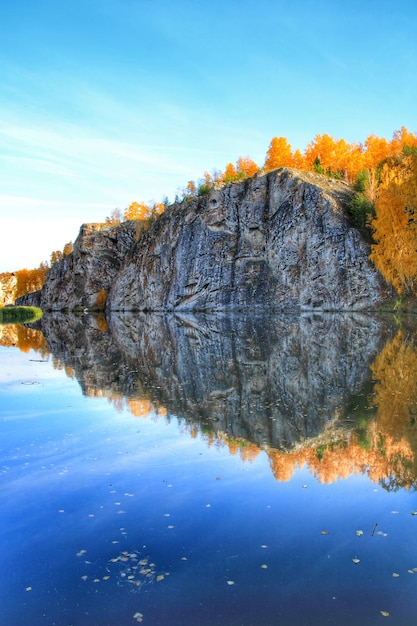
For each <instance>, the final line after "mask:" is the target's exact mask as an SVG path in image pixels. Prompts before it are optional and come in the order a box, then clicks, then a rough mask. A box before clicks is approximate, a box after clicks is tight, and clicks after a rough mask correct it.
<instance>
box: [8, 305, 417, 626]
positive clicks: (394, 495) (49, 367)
mask: <svg viewBox="0 0 417 626" xmlns="http://www.w3.org/2000/svg"><path fill="white" fill-rule="evenodd" d="M39 328H42V331H43V332H41V331H40V330H35V329H26V328H25V327H17V326H9V325H7V326H2V327H0V329H1V344H2V345H1V346H0V363H1V373H0V406H1V415H0V419H1V421H0V433H1V439H0V442H1V443H0V454H1V457H0V471H1V495H2V504H3V506H2V513H1V520H2V522H1V523H2V533H1V535H0V549H1V554H2V555H3V567H2V568H1V573H0V594H1V604H2V616H1V618H0V622H1V623H4V624H13V625H16V626H20V625H26V624H34V625H37V624H42V625H43V624H59V625H70V624H74V625H96V624H97V625H106V624H108V625H113V624H115V625H116V624H117V625H120V624H122V625H124V624H137V623H141V622H143V624H155V625H156V624H158V625H163V626H164V625H168V624H169V625H170V626H172V625H173V624H175V625H177V624H178V625H195V624H199V625H202V626H205V625H210V626H212V625H213V624H220V625H223V624H224V625H243V626H249V625H256V626H257V625H268V626H269V625H274V624H280V625H281V624H282V625H287V624H288V625H297V626H298V625H302V624H306V625H316V624H317V625H318V624H320V625H322V624H334V625H336V624H338V625H339V624H346V625H350V624H352V625H353V624H355V625H357V624H367V625H372V624H379V623H381V621H383V620H384V619H386V620H391V622H392V623H395V624H396V625H407V626H408V625H410V624H413V623H415V621H416V618H417V594H416V592H417V501H416V493H415V486H416V455H415V452H416V443H417V438H416V432H417V425H416V423H415V416H416V415H417V376H416V373H417V368H416V365H417V350H416V347H415V341H414V340H415V332H414V330H413V328H412V326H407V325H405V326H404V325H402V326H401V327H399V326H398V325H397V324H396V323H395V322H393V321H390V320H388V321H387V320H381V319H378V318H373V317H367V316H359V315H356V316H343V315H339V316H337V315H328V316H325V315H323V316H308V315H307V316H304V317H301V318H297V317H274V318H256V317H244V316H233V317H226V318H220V317H207V316H181V317H178V316H170V317H166V316H154V315H153V316H150V315H148V316H146V315H136V316H128V315H118V316H115V315H114V316H113V318H112V319H111V320H105V319H104V318H100V317H99V318H93V317H89V316H85V317H74V316H63V315H55V316H53V317H49V318H48V317H45V318H43V320H42V323H41V326H39Z"/></svg>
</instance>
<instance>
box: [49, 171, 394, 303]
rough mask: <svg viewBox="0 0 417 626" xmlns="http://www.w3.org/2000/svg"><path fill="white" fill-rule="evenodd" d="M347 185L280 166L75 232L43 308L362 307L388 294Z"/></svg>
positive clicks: (53, 272) (52, 274)
mask: <svg viewBox="0 0 417 626" xmlns="http://www.w3.org/2000/svg"><path fill="white" fill-rule="evenodd" d="M350 197H351V191H350V189H349V187H348V186H347V185H345V184H344V183H341V182H338V181H332V180H329V179H327V178H326V177H324V176H320V175H318V174H312V173H300V172H298V171H296V170H289V169H285V168H283V169H280V170H276V171H275V172H271V173H269V174H267V175H263V176H255V177H254V178H251V179H247V180H245V181H242V182H239V183H232V184H229V185H225V186H224V187H222V188H220V189H214V190H212V191H211V192H210V194H209V195H208V196H205V197H202V198H193V199H191V200H185V201H184V202H182V203H181V204H174V205H173V206H171V207H170V208H168V209H167V210H166V211H165V213H164V214H162V215H161V216H160V217H159V219H157V220H156V221H155V222H154V223H153V224H152V225H151V226H150V228H149V229H148V230H147V231H146V232H143V233H142V234H141V235H140V236H138V234H137V224H136V223H135V222H126V223H124V224H121V225H119V226H109V225H108V224H101V225H100V224H96V225H94V224H87V225H84V226H82V228H81V231H80V234H79V236H78V238H77V240H76V241H75V243H74V251H73V253H72V254H70V255H69V256H67V257H65V258H64V259H63V260H62V261H61V262H59V263H57V264H56V265H54V266H53V268H52V269H51V271H50V272H49V273H48V276H47V279H46V283H45V285H44V287H43V289H42V292H41V296H40V303H39V304H40V306H41V307H42V308H43V309H45V310H71V309H74V308H85V307H87V308H94V307H103V306H105V305H106V306H107V310H109V311H129V310H130V311H187V310H194V311H225V310H252V311H253V310H263V311H264V310H266V311H273V310H292V309H301V310H329V311H336V310H364V309H372V308H375V306H376V305H378V304H379V303H381V302H383V301H384V300H386V299H387V298H389V297H391V296H392V292H391V290H390V288H389V287H388V286H387V285H386V284H385V283H384V281H383V279H382V277H381V276H380V274H379V273H378V272H377V270H376V269H375V267H374V266H373V264H372V263H371V262H370V260H369V252H370V250H369V246H368V244H366V243H365V242H364V240H363V238H362V237H361V235H360V234H359V232H358V231H357V230H356V229H354V228H352V227H351V226H350V224H349V223H348V221H347V219H346V215H345V212H344V209H343V204H346V203H348V202H349V200H350Z"/></svg>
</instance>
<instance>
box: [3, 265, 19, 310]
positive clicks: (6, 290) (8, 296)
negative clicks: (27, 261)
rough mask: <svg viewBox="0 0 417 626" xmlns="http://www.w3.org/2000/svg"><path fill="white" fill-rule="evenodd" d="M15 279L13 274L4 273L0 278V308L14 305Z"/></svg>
mask: <svg viewBox="0 0 417 626" xmlns="http://www.w3.org/2000/svg"><path fill="white" fill-rule="evenodd" d="M16 287H17V279H16V276H15V275H14V274H13V272H5V273H4V274H1V276H0V306H6V305H8V304H14V301H15V297H16Z"/></svg>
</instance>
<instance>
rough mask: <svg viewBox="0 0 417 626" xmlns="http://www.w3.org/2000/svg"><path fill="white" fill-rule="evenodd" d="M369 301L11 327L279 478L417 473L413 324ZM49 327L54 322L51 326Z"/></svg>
mask: <svg viewBox="0 0 417 626" xmlns="http://www.w3.org/2000/svg"><path fill="white" fill-rule="evenodd" d="M406 328H407V330H404V328H403V327H401V328H400V329H399V330H398V328H397V326H396V324H395V323H394V321H390V320H386V319H385V320H384V319H381V318H379V317H375V316H366V315H361V314H349V315H348V314H322V315H316V314H315V315H313V314H304V315H301V316H295V315H294V316H288V315H282V316H261V315H259V316H256V315H251V316H248V315H238V314H235V315H228V316H223V315H217V316H214V315H184V314H182V315H181V316H179V315H157V314H135V315H133V314H121V313H120V314H117V313H116V314H115V313H113V314H112V317H111V318H110V319H109V320H108V321H107V320H106V319H105V318H104V316H103V315H101V316H98V317H93V316H76V315H69V314H68V315H64V314H56V313H54V314H53V315H47V314H45V315H44V317H43V318H42V320H40V322H38V323H37V324H36V325H35V327H34V328H28V327H25V326H19V325H16V326H15V325H13V326H12V325H10V326H9V325H7V326H3V327H1V328H0V330H1V336H0V342H1V344H2V345H16V346H18V347H19V348H20V349H21V350H24V351H27V350H28V349H30V348H33V349H34V350H37V351H38V352H39V353H40V354H41V356H43V357H44V356H45V355H46V354H48V352H50V353H52V359H53V363H54V366H55V367H56V368H65V371H66V373H67V375H68V376H70V377H76V379H77V380H78V382H79V384H80V386H81V388H82V390H83V393H84V394H86V395H88V396H90V397H94V396H99V397H103V396H104V397H107V398H108V400H109V401H110V402H111V403H112V404H113V405H114V406H115V408H117V409H119V410H121V409H122V408H127V409H128V410H129V411H130V412H131V413H132V415H134V416H136V417H140V418H146V417H147V416H149V415H152V416H154V417H160V418H163V419H166V420H171V419H173V417H174V416H175V418H176V419H178V420H179V421H180V423H181V425H182V429H183V431H184V432H186V433H188V434H189V435H191V436H192V437H196V436H198V435H199V436H201V437H202V438H204V439H205V440H206V442H207V445H209V446H211V445H214V444H215V445H221V446H227V447H228V448H229V450H230V453H231V454H233V455H237V454H239V455H240V457H241V458H242V460H244V461H248V462H251V461H252V460H253V459H254V458H256V456H257V455H258V454H259V452H260V451H261V450H264V451H266V453H267V454H268V457H269V460H270V466H271V469H272V472H273V474H274V476H275V477H276V479H277V480H279V481H288V480H290V478H291V477H292V476H293V474H294V472H295V470H296V468H297V467H302V466H304V465H306V466H308V468H309V470H310V472H311V473H312V474H313V475H314V476H315V477H316V478H317V479H318V480H319V481H320V482H323V483H331V482H333V481H335V480H337V479H339V478H346V477H347V476H349V475H351V474H366V475H368V476H369V478H370V479H371V480H372V481H373V482H375V483H380V484H381V485H382V486H383V487H384V488H385V489H387V490H396V489H399V488H400V487H405V488H412V489H415V487H416V480H417V478H416V477H417V467H416V450H417V434H416V432H417V421H416V420H417V374H416V372H417V347H416V335H415V332H414V329H413V328H409V327H406ZM41 331H42V332H41Z"/></svg>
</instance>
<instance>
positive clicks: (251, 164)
mask: <svg viewBox="0 0 417 626" xmlns="http://www.w3.org/2000/svg"><path fill="white" fill-rule="evenodd" d="M236 172H237V173H238V174H241V175H242V177H243V178H250V177H251V176H254V175H255V174H256V173H257V172H259V167H258V165H257V164H256V163H255V161H252V159H251V158H250V157H248V156H246V157H239V158H238V160H237V162H236Z"/></svg>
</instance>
